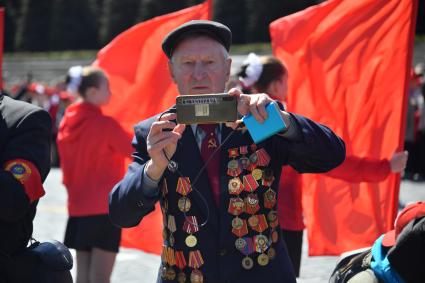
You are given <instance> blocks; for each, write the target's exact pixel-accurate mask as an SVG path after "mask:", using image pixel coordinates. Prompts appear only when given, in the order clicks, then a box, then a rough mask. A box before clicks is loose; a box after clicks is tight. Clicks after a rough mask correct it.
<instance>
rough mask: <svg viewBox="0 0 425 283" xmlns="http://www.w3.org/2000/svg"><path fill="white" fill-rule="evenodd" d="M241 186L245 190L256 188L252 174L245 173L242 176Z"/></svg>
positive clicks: (251, 190) (255, 181) (249, 190)
mask: <svg viewBox="0 0 425 283" xmlns="http://www.w3.org/2000/svg"><path fill="white" fill-rule="evenodd" d="M242 180H243V188H244V190H245V191H247V192H250V193H251V192H254V191H255V190H256V189H257V188H258V186H259V185H258V182H257V180H255V178H254V176H252V175H251V174H248V175H245V176H243V177H242Z"/></svg>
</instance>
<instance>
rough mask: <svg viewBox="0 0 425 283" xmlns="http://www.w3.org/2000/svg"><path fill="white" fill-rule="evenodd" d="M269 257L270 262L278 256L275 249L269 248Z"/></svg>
mask: <svg viewBox="0 0 425 283" xmlns="http://www.w3.org/2000/svg"><path fill="white" fill-rule="evenodd" d="M267 256H268V257H269V259H270V260H272V259H274V258H275V256H276V251H275V250H274V249H273V248H269V250H268V251H267Z"/></svg>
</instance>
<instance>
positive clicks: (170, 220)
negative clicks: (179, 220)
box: [167, 215, 177, 233]
mask: <svg viewBox="0 0 425 283" xmlns="http://www.w3.org/2000/svg"><path fill="white" fill-rule="evenodd" d="M167 226H168V230H170V232H171V233H174V232H176V230H177V227H176V219H175V218H174V216H173V215H168V225H167Z"/></svg>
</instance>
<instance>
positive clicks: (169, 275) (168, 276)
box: [165, 267, 176, 280]
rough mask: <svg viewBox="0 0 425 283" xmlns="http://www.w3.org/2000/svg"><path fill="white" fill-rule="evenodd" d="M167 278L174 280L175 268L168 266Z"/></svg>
mask: <svg viewBox="0 0 425 283" xmlns="http://www.w3.org/2000/svg"><path fill="white" fill-rule="evenodd" d="M165 278H167V280H174V279H175V278H176V272H175V271H174V268H172V267H169V268H167V271H166V274H165Z"/></svg>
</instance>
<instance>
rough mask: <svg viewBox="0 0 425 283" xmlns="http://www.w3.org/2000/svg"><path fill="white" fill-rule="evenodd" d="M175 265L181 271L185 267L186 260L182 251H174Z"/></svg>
mask: <svg viewBox="0 0 425 283" xmlns="http://www.w3.org/2000/svg"><path fill="white" fill-rule="evenodd" d="M175 256H176V265H177V267H178V268H180V269H181V270H183V269H184V268H185V267H186V259H185V258H184V253H183V251H176V255H175Z"/></svg>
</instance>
